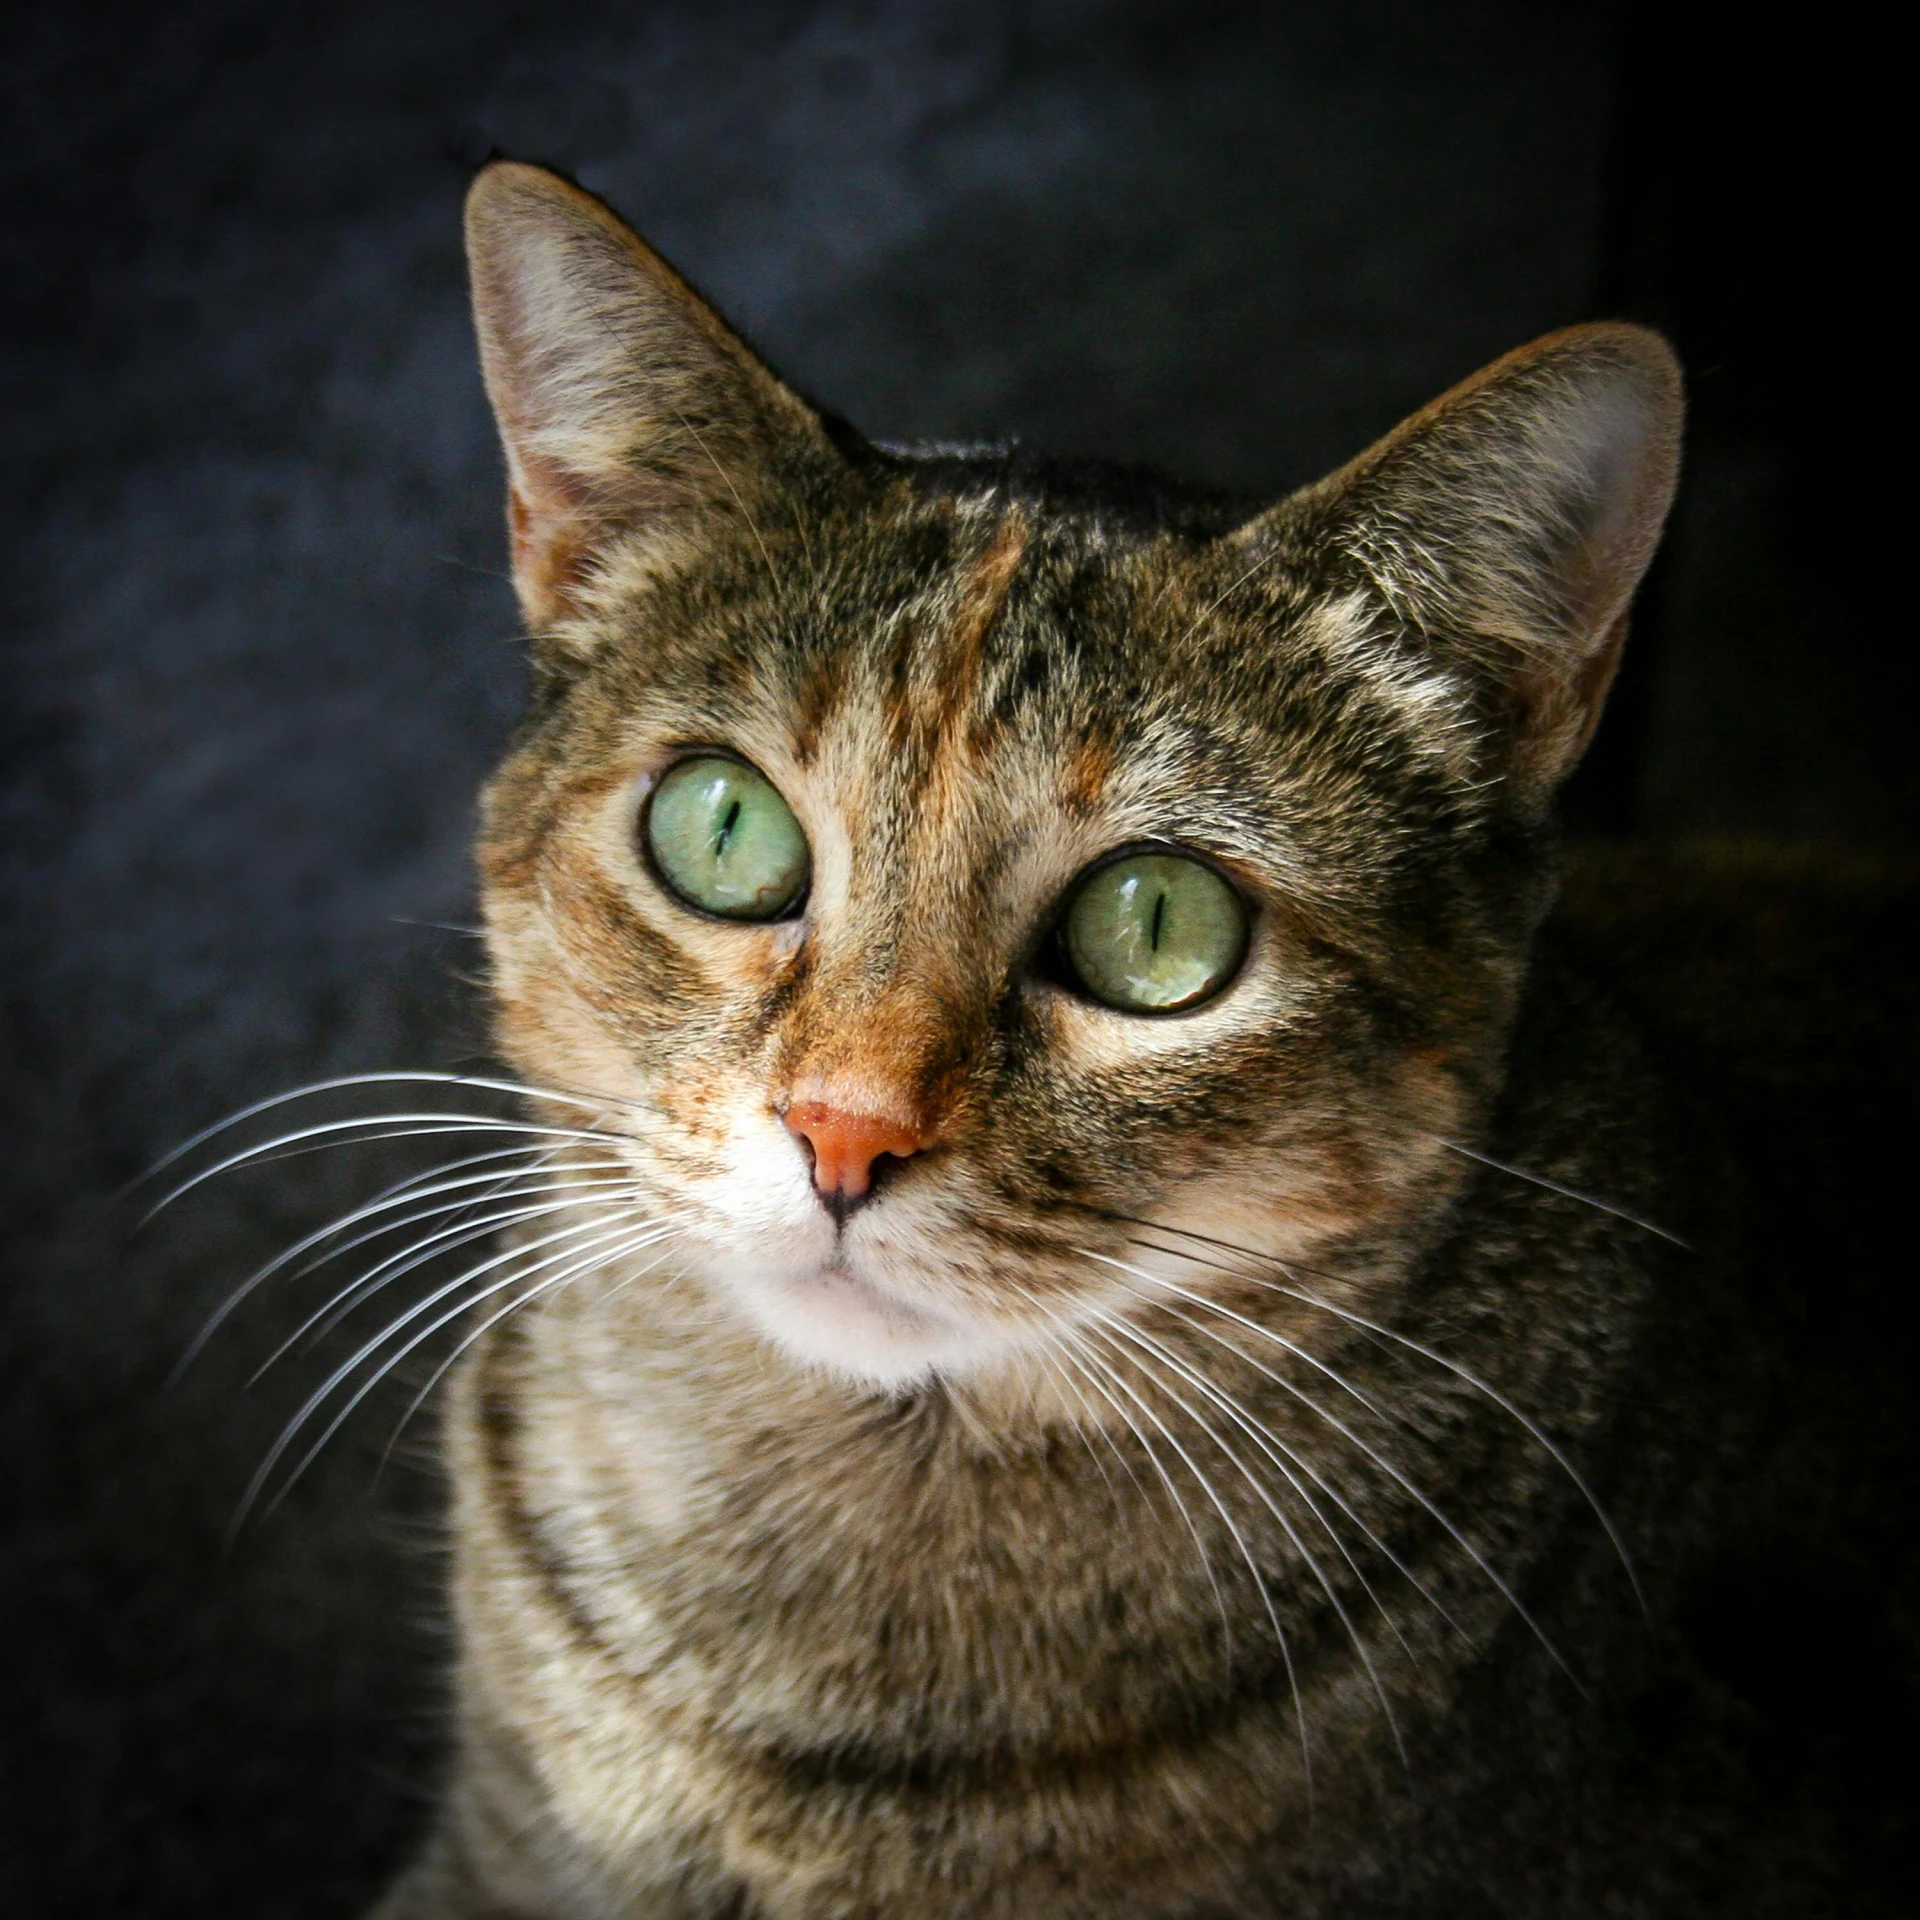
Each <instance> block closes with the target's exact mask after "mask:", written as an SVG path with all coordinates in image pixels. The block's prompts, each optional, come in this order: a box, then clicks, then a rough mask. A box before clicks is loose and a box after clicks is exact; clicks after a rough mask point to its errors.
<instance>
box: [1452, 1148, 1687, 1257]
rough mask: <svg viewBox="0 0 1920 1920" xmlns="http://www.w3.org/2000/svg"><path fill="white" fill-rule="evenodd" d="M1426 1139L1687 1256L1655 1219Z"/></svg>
mask: <svg viewBox="0 0 1920 1920" xmlns="http://www.w3.org/2000/svg"><path fill="white" fill-rule="evenodd" d="M1428 1138H1429V1139H1431V1140H1433V1141H1434V1142H1435V1143H1436V1144H1438V1145H1440V1146H1443V1147H1445V1148H1446V1150H1447V1151H1448V1152H1449V1153H1457V1154H1458V1155H1459V1156H1460V1157H1461V1159H1463V1160H1474V1161H1477V1162H1478V1163H1479V1164H1480V1165H1481V1166H1483V1167H1491V1168H1492V1169H1493V1170H1494V1172H1495V1173H1505V1174H1510V1175H1511V1176H1512V1177H1513V1178H1514V1179H1515V1180H1524V1181H1526V1183H1527V1184H1528V1185H1529V1186H1534V1187H1544V1188H1545V1189H1546V1190H1547V1192H1549V1193H1557V1194H1559V1195H1560V1197H1561V1198H1562V1199H1563V1200H1577V1201H1579V1203H1580V1204H1581V1205H1582V1206H1583V1207H1592V1208H1593V1209H1594V1211H1595V1212H1596V1213H1607V1214H1611V1215H1612V1216H1613V1217H1614V1219H1616V1220H1624V1221H1626V1223H1627V1224H1628V1225H1629V1226H1632V1227H1641V1228H1644V1229H1645V1231H1646V1232H1648V1233H1655V1234H1658V1235H1659V1236H1660V1238H1661V1239H1662V1240H1667V1241H1671V1242H1672V1244H1673V1245H1674V1246H1676V1247H1678V1248H1679V1249H1680V1251H1681V1252H1682V1253H1691V1252H1692V1251H1693V1248H1692V1247H1691V1246H1690V1245H1689V1244H1688V1243H1687V1242H1686V1241H1685V1240H1682V1239H1681V1238H1680V1236H1679V1235H1678V1234H1677V1233H1674V1232H1672V1231H1671V1230H1669V1229H1668V1228H1666V1227H1663V1226H1661V1224H1660V1223H1659V1222H1658V1221H1657V1220H1649V1219H1648V1218H1647V1217H1646V1215H1645V1214H1641V1213H1632V1212H1630V1211H1629V1210H1628V1209H1627V1208H1625V1207H1616V1206H1615V1205H1614V1204H1613V1202H1612V1201H1611V1200H1602V1199H1600V1198H1599V1197H1598V1196H1597V1195H1595V1194H1591V1193H1583V1192H1582V1191H1581V1190H1580V1189H1579V1188H1578V1187H1569V1186H1567V1185H1565V1184H1564V1183H1562V1182H1561V1181H1558V1180H1550V1179H1548V1178H1547V1176H1546V1175H1545V1174H1544V1173H1529V1172H1528V1171H1527V1169H1526V1168H1525V1167H1515V1166H1509V1165H1508V1164H1507V1162H1506V1161H1504V1160H1496V1159H1495V1158H1494V1157H1493V1155H1492V1154H1490V1153H1481V1152H1479V1151H1477V1150H1476V1149H1475V1148H1473V1147H1463V1146H1461V1144H1460V1143H1459V1142H1458V1141H1457V1140H1447V1139H1443V1138H1442V1137H1441V1136H1440V1135H1439V1134H1437V1133H1435V1134H1429V1135H1428Z"/></svg>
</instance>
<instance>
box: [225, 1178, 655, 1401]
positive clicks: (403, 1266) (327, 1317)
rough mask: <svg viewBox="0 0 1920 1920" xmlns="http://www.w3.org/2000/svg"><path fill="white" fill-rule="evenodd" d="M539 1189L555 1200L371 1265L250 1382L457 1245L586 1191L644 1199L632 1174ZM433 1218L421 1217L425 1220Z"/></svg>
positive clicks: (470, 1220)
mask: <svg viewBox="0 0 1920 1920" xmlns="http://www.w3.org/2000/svg"><path fill="white" fill-rule="evenodd" d="M537 1192H538V1193H540V1194H547V1195H552V1196H554V1197H553V1198H549V1199H536V1198H535V1196H534V1194H531V1193H529V1194H524V1195H521V1196H518V1197H516V1199H515V1203H514V1204H513V1205H512V1206H509V1207H504V1208H501V1209H499V1210H497V1211H495V1212H492V1213H489V1214H486V1215H484V1216H482V1217H480V1218H478V1219H476V1218H474V1217H473V1216H472V1215H471V1214H468V1217H467V1218H465V1219H456V1220H455V1221H454V1222H453V1223H452V1224H451V1225H450V1226H445V1227H440V1228H437V1229H436V1230H435V1231H434V1232H432V1233H430V1234H428V1235H426V1236H425V1237H424V1238H423V1239H419V1240H411V1241H409V1242H408V1243H407V1244H406V1245H405V1246H404V1247H401V1248H400V1249H399V1250H398V1251H396V1252H394V1253H391V1254H389V1255H388V1256H387V1257H386V1258H385V1259H384V1260H381V1261H379V1262H378V1263H377V1264H376V1265H374V1266H371V1267H369V1268H368V1269H367V1270H366V1272H364V1273H362V1274H360V1275H358V1276H357V1277H356V1278H355V1279H353V1280H352V1281H350V1282H349V1283H348V1284H347V1285H346V1286H345V1287H343V1288H341V1289H340V1290H339V1291H338V1292H337V1293H335V1294H334V1295H333V1296H332V1297H331V1298H330V1299H329V1300H327V1301H326V1302H324V1303H323V1304H322V1305H321V1306H319V1307H317V1308H316V1309H315V1310H314V1311H313V1312H312V1313H310V1314H309V1315H308V1316H307V1318H306V1319H305V1320H303V1321H302V1322H301V1323H300V1325H299V1326H297V1327H296V1328H295V1329H294V1330H293V1332H291V1333H290V1334H288V1335H287V1337H286V1338H285V1339H284V1340H283V1341H282V1342H281V1343H280V1345H279V1346H278V1347H276V1348H275V1349H274V1351H273V1352H272V1353H271V1354H269V1355H268V1356H267V1358H266V1359H265V1360H263V1361H262V1362H261V1363H260V1365H259V1366H258V1367H257V1368H256V1369H255V1370H254V1372H253V1374H252V1376H251V1378H249V1380H248V1381H247V1384H248V1386H252V1385H253V1384H254V1383H255V1381H257V1380H259V1379H260V1377H261V1376H262V1375H263V1374H265V1373H266V1372H267V1371H268V1370H269V1369H270V1368H272V1367H273V1366H275V1365H277V1364H278V1363H279V1361H281V1360H282V1359H284V1358H285V1357H286V1355H287V1354H288V1353H290V1352H291V1351H292V1350H293V1348H295V1347H296V1346H298V1345H299V1344H300V1342H301V1341H302V1340H304V1339H305V1338H306V1336H307V1335H308V1334H309V1333H313V1332H315V1331H316V1330H317V1332H318V1333H319V1334H321V1335H325V1334H327V1333H330V1332H332V1330H333V1329H334V1328H335V1327H337V1326H338V1325H339V1324H340V1322H341V1321H342V1320H344V1319H345V1318H346V1317H347V1316H348V1314H350V1313H352V1312H353V1310H354V1309H355V1308H356V1307H358V1306H360V1305H362V1304H364V1302H365V1301H367V1300H368V1299H370V1298H371V1297H372V1296H373V1295H374V1294H375V1293H378V1292H379V1291H380V1290H381V1289H383V1288H385V1287H388V1286H391V1285H392V1283H393V1282H394V1281H396V1280H398V1279H399V1278H400V1277H401V1276H402V1275H403V1274H408V1273H412V1272H413V1271H414V1270H415V1269H416V1268H418V1267H422V1266H425V1265H426V1264H427V1263H428V1262H429V1261H430V1260H433V1259H436V1258H437V1257H438V1256H439V1255H441V1254H443V1253H448V1252H451V1251H452V1249H453V1248H455V1247H461V1246H466V1245H468V1244H470V1243H471V1242H472V1241H475V1240H483V1239H485V1238H486V1237H487V1236H488V1235H489V1234H492V1233H497V1232H503V1231H505V1230H506V1229H507V1228H509V1227H515V1226H519V1225H522V1224H523V1223H525V1222H527V1221H531V1220H543V1219H545V1218H546V1217H547V1216H548V1215H550V1214H555V1213H564V1212H565V1211H566V1210H567V1209H568V1208H570V1207H572V1206H574V1205H576V1204H577V1196H578V1195H580V1194H582V1193H590V1194H596V1195H599V1196H601V1197H605V1196H607V1195H610V1194H616V1193H625V1194H626V1195H628V1197H630V1198H634V1199H639V1198H644V1191H643V1190H642V1189H640V1188H638V1187H637V1186H636V1185H635V1183H634V1181H633V1180H632V1178H631V1176H630V1175H626V1176H622V1177H620V1178H617V1179H611V1180H581V1181H577V1182H571V1183H568V1184H567V1185H566V1186H565V1187H561V1186H557V1185H555V1184H553V1183H548V1184H546V1185H543V1186H542V1187H540V1188H539V1189H537ZM472 1205H473V1202H471V1201H469V1200H459V1201H455V1202H453V1203H452V1204H451V1205H450V1206H448V1207H439V1208H435V1209H434V1212H436V1213H442V1212H456V1213H459V1212H464V1211H466V1210H467V1209H468V1208H470V1207H471V1206H472ZM427 1217H430V1216H424V1215H423V1216H421V1219H425V1218H427ZM418 1224H420V1220H412V1221H405V1222H395V1223H392V1224H390V1225H389V1226H388V1227H387V1229H386V1231H387V1232H389V1233H391V1232H394V1231H396V1230H397V1229H398V1228H399V1227H400V1226H403V1225H404V1226H413V1225H418Z"/></svg>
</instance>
